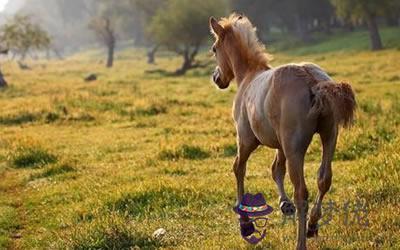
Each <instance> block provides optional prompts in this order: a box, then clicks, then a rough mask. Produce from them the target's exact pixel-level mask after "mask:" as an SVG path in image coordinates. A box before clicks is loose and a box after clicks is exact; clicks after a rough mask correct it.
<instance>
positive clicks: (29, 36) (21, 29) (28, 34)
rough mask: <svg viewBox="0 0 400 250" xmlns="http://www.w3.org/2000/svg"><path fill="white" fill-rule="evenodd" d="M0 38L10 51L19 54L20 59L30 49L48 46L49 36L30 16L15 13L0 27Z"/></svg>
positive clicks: (43, 48)
mask: <svg viewBox="0 0 400 250" xmlns="http://www.w3.org/2000/svg"><path fill="white" fill-rule="evenodd" d="M0 40H1V41H2V43H3V44H4V46H5V47H7V48H8V49H9V50H10V51H11V52H13V53H14V55H15V54H20V55H21V58H22V60H23V59H25V57H26V55H27V54H28V52H29V51H31V50H46V49H49V48H50V45H51V38H50V36H49V34H48V33H47V31H45V30H44V29H42V27H41V26H40V25H39V24H36V23H34V22H32V20H31V18H30V16H27V15H16V16H14V18H12V19H11V20H9V21H7V22H6V23H5V24H4V25H3V26H2V27H1V28H0Z"/></svg>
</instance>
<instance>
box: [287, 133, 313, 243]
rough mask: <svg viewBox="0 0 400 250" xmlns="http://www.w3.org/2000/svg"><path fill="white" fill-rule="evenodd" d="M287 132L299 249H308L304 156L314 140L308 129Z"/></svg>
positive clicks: (289, 168) (288, 157) (288, 159)
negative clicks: (307, 131)
mask: <svg viewBox="0 0 400 250" xmlns="http://www.w3.org/2000/svg"><path fill="white" fill-rule="evenodd" d="M295 131H296V132H294V131H286V133H285V134H284V136H283V138H281V139H282V141H283V149H284V152H285V155H286V158H287V162H288V170H289V176H290V180H291V182H292V184H293V186H294V203H295V205H296V210H297V221H298V222H297V223H298V225H297V249H301V250H303V249H306V248H307V247H306V226H307V212H308V201H307V200H308V191H307V186H306V182H305V179H304V156H305V153H306V151H307V148H308V145H309V144H310V142H311V139H312V133H306V132H305V131H306V129H299V130H295Z"/></svg>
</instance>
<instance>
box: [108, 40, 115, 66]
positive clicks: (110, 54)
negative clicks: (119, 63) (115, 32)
mask: <svg viewBox="0 0 400 250" xmlns="http://www.w3.org/2000/svg"><path fill="white" fill-rule="evenodd" d="M114 47H115V45H114V43H110V44H109V45H108V55H107V68H112V66H113V64H114Z"/></svg>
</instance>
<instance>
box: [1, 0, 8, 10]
mask: <svg viewBox="0 0 400 250" xmlns="http://www.w3.org/2000/svg"><path fill="white" fill-rule="evenodd" d="M7 2H8V0H0V11H3V10H4V6H6V4H7Z"/></svg>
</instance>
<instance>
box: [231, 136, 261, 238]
mask: <svg viewBox="0 0 400 250" xmlns="http://www.w3.org/2000/svg"><path fill="white" fill-rule="evenodd" d="M258 145H259V142H258V140H257V139H256V138H255V137H254V136H253V137H245V138H242V137H240V136H239V138H238V153H237V156H236V159H235V162H234V163H233V172H234V173H235V177H236V184H237V202H236V206H238V205H239V204H240V202H241V201H242V198H243V194H244V177H245V175H246V163H247V160H248V159H249V157H250V154H251V153H252V152H253V151H254V150H255V149H256V148H257V147H258ZM240 223H241V230H242V235H244V236H247V235H250V234H252V233H253V231H254V227H253V226H252V224H251V222H249V218H248V217H246V216H241V217H240Z"/></svg>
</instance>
